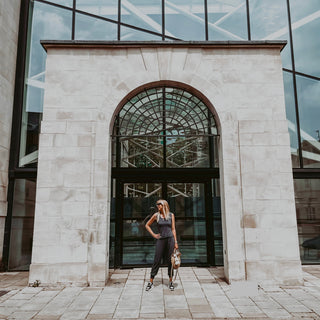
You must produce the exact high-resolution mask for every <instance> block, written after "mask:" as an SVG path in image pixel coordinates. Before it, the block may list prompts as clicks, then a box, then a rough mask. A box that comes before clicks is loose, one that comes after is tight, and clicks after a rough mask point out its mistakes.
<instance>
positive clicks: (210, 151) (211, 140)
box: [208, 109, 214, 168]
mask: <svg viewBox="0 0 320 320" xmlns="http://www.w3.org/2000/svg"><path fill="white" fill-rule="evenodd" d="M208 133H209V137H208V139H209V162H210V164H209V166H210V168H214V144H213V137H212V134H211V117H210V110H209V109H208Z"/></svg>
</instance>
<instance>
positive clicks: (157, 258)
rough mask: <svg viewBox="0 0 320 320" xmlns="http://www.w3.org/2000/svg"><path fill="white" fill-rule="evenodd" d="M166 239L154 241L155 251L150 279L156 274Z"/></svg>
mask: <svg viewBox="0 0 320 320" xmlns="http://www.w3.org/2000/svg"><path fill="white" fill-rule="evenodd" d="M165 245H166V241H165V239H158V240H157V242H156V252H155V254H154V261H153V265H152V268H151V274H150V281H151V282H152V281H153V278H154V277H155V276H156V275H157V273H158V271H159V267H160V264H161V258H162V256H163V251H164V249H165Z"/></svg>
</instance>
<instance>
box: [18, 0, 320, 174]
mask: <svg viewBox="0 0 320 320" xmlns="http://www.w3.org/2000/svg"><path fill="white" fill-rule="evenodd" d="M319 28H320V2H319V1H318V0H306V1H299V0H270V1H259V0H233V1H229V0H219V1H218V0H206V1H205V0H188V1H185V0H170V1H168V0H148V1H146V0H135V1H133V0H121V1H120V0H90V1H89V0H75V1H73V0H60V1H42V0H33V1H30V14H29V23H28V30H29V32H28V44H27V49H26V70H25V84H24V86H25V88H24V99H23V104H24V106H23V112H22V123H21V134H20V143H19V145H20V151H19V156H18V157H19V161H18V166H19V167H36V163H37V157H38V152H37V150H38V135H39V122H40V120H41V113H42V105H43V93H44V82H45V59H46V53H45V51H44V49H43V48H42V46H41V45H40V40H41V39H51V40H104V41H109V40H120V41H140V40H143V41H149V40H158V41H160V40H164V41H172V40H185V41H190V40H197V41H206V40H208V41H219V40H222V41H228V40H244V41H246V40H287V42H288V43H287V46H286V47H285V48H284V50H283V51H282V53H281V55H282V63H283V70H284V87H285V97H286V108H287V117H288V128H289V132H290V137H291V151H292V162H293V167H294V168H320V161H319V152H320V149H319V140H320V134H319V130H320V128H319V124H318V123H317V119H318V118H319V116H320V114H319V113H320V111H319V110H320V106H319V103H320V102H319V101H320V99H319V92H320V84H319V83H320V82H319V81H320V37H319V36H318V30H319Z"/></svg>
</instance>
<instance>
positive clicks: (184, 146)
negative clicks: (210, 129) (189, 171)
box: [166, 137, 209, 168]
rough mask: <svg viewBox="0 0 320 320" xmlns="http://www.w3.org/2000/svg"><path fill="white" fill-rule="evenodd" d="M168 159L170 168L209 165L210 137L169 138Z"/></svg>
mask: <svg viewBox="0 0 320 320" xmlns="http://www.w3.org/2000/svg"><path fill="white" fill-rule="evenodd" d="M166 160H167V167H168V168H196V167H203V168H205V167H209V139H208V137H200V138H195V137H170V138H167V156H166Z"/></svg>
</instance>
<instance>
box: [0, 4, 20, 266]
mask: <svg viewBox="0 0 320 320" xmlns="http://www.w3.org/2000/svg"><path fill="white" fill-rule="evenodd" d="M19 14H20V0H11V1H1V2H0V43H1V46H0V57H1V59H0V106H1V107H0V264H1V260H2V250H3V237H4V226H5V219H6V216H7V187H8V167H9V150H10V137H11V122H12V109H13V98H14V86H15V71H16V59H17V46H18V30H19Z"/></svg>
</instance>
